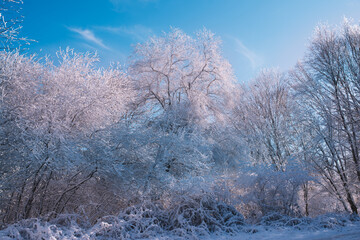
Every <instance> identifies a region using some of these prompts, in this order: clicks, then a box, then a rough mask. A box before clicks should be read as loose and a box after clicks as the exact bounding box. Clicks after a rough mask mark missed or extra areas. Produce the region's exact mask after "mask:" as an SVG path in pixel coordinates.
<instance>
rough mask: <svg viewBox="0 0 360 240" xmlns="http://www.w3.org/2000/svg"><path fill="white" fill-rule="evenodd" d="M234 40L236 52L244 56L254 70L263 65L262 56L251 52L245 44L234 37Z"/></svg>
mask: <svg viewBox="0 0 360 240" xmlns="http://www.w3.org/2000/svg"><path fill="white" fill-rule="evenodd" d="M232 39H233V40H234V42H235V51H236V52H237V53H240V54H241V55H243V56H244V57H245V58H246V59H247V60H248V61H249V62H250V64H251V67H252V68H253V69H255V68H257V67H259V66H260V65H261V63H262V59H261V57H260V56H258V55H257V54H256V53H254V52H253V51H251V50H250V49H249V48H248V47H246V46H245V45H244V43H243V42H242V41H240V39H238V38H235V37H232Z"/></svg>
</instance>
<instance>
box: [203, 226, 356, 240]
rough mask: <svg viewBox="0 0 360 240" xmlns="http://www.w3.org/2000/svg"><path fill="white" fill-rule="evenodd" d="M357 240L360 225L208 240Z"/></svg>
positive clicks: (210, 239) (248, 234) (242, 234)
mask: <svg viewBox="0 0 360 240" xmlns="http://www.w3.org/2000/svg"><path fill="white" fill-rule="evenodd" d="M215 239H216V240H260V239H261V240H300V239H304V240H305V239H306V240H335V239H336V240H342V239H343V240H359V239H360V224H359V223H357V224H354V225H352V226H347V227H343V228H341V229H336V230H317V231H304V230H302V231H299V230H298V231H296V230H291V229H285V230H281V229H276V230H272V231H262V232H258V233H254V234H250V233H239V234H237V235H235V236H213V237H211V238H208V240H215Z"/></svg>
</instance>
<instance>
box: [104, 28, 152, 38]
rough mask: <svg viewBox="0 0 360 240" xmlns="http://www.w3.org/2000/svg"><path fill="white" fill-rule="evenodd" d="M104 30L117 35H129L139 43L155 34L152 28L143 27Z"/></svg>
mask: <svg viewBox="0 0 360 240" xmlns="http://www.w3.org/2000/svg"><path fill="white" fill-rule="evenodd" d="M102 29H103V30H105V31H108V32H111V33H115V34H121V35H128V36H130V37H131V38H133V39H135V40H138V41H145V40H147V39H148V38H149V37H150V36H151V35H153V34H154V33H153V31H152V29H151V28H148V27H145V26H143V25H134V26H119V27H102Z"/></svg>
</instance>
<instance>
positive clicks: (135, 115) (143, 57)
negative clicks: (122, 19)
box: [0, 21, 360, 225]
mask: <svg viewBox="0 0 360 240" xmlns="http://www.w3.org/2000/svg"><path fill="white" fill-rule="evenodd" d="M220 45H221V41H220V39H219V38H217V37H216V36H214V34H212V33H211V32H209V31H207V30H203V31H200V32H198V33H197V34H196V36H195V37H191V36H189V35H187V34H185V33H184V32H182V31H181V30H178V29H173V30H172V31H170V32H169V33H167V34H163V35H162V36H159V37H152V38H151V39H149V40H148V41H147V42H145V43H141V44H138V45H136V46H135V48H134V51H133V54H132V55H131V56H130V57H129V61H128V64H127V66H126V67H124V66H118V65H114V66H111V67H109V68H97V67H96V64H95V63H96V62H97V61H98V59H97V56H96V55H92V54H88V53H86V54H79V53H75V52H74V51H73V50H71V49H66V50H60V51H59V52H58V54H57V57H56V60H50V59H48V58H42V59H41V58H37V57H36V56H29V55H27V54H23V53H19V52H18V51H10V50H3V51H2V52H1V53H0V74H1V75H0V93H1V95H0V113H1V115H0V166H1V167H0V172H1V173H0V223H1V225H5V224H8V223H12V222H15V221H18V220H20V219H24V218H33V217H45V218H47V219H52V218H55V217H56V216H58V215H59V214H64V213H65V214H68V213H76V214H79V215H82V216H85V217H86V218H87V219H88V220H89V221H92V222H95V221H96V220H97V219H98V218H100V217H102V216H105V215H110V214H116V213H118V212H119V211H121V210H122V209H124V208H125V207H128V206H132V205H135V204H138V203H143V202H144V201H153V202H158V203H161V204H162V205H163V207H165V208H166V206H171V205H172V204H175V202H176V201H178V199H180V198H184V197H189V198H193V197H196V198H198V197H201V196H207V197H208V196H211V197H212V198H214V199H216V200H217V201H221V202H225V203H227V204H230V205H233V206H235V207H236V208H237V209H238V210H239V211H240V212H241V213H242V214H244V216H245V217H246V218H248V219H253V220H254V221H256V219H259V218H260V217H261V216H263V215H265V214H268V213H270V212H279V213H282V214H287V215H290V216H300V215H306V216H307V215H311V216H315V215H318V214H321V213H325V212H333V211H344V212H349V213H356V214H357V213H358V207H359V205H360V198H359V196H360V194H359V191H360V155H359V147H360V140H359V138H360V26H359V25H356V24H352V23H349V22H348V21H344V23H343V26H342V28H341V29H340V30H333V29H331V28H329V27H326V26H321V27H318V28H317V29H316V31H315V33H314V37H313V39H312V40H311V42H310V47H309V49H308V51H307V54H306V57H305V58H304V59H303V60H302V61H300V62H299V63H298V64H297V65H296V66H295V67H294V69H293V70H291V71H289V72H286V73H280V72H278V71H276V70H263V71H262V72H261V73H260V74H259V75H258V77H257V78H255V79H254V80H252V81H251V82H249V83H246V84H243V85H241V84H239V83H237V81H236V78H235V77H234V74H233V71H232V67H231V65H230V64H229V62H228V61H227V60H226V59H224V58H223V56H222V54H221V49H220Z"/></svg>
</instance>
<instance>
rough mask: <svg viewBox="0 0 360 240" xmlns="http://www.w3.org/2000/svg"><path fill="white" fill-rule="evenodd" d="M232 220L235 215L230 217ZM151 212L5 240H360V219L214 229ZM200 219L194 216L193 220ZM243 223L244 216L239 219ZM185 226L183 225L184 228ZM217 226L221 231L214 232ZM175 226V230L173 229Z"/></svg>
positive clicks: (58, 224) (13, 232) (46, 227)
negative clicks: (162, 221)
mask: <svg viewBox="0 0 360 240" xmlns="http://www.w3.org/2000/svg"><path fill="white" fill-rule="evenodd" d="M225 215H226V216H227V217H228V216H229V214H228V213H227V214H225ZM161 216H164V214H158V213H155V212H150V211H148V210H147V209H146V210H144V211H142V212H141V213H139V212H137V213H136V212H135V211H133V212H131V213H128V214H127V215H124V214H123V215H119V216H108V217H106V218H103V219H102V220H101V221H99V222H98V223H96V224H95V225H93V226H89V225H86V224H84V223H82V222H81V221H80V220H79V219H77V218H76V217H73V216H70V217H69V216H65V217H64V216H63V217H59V218H58V219H56V220H52V221H50V222H46V221H43V220H40V219H28V220H22V221H20V222H18V223H16V224H13V225H10V226H8V227H7V228H6V229H3V230H1V231H0V239H1V240H12V239H19V240H20V239H24V240H25V239H26V240H28V239H29V240H33V239H34V240H37V239H44V240H47V239H50V240H78V239H84V240H105V239H113V240H114V239H139V240H152V239H154V240H180V239H189V240H196V239H198V240H260V239H261V240H299V239H306V240H325V239H326V240H332V239H344V240H360V220H359V218H358V217H354V216H346V215H336V214H327V215H324V216H319V217H316V218H291V217H288V216H283V215H280V214H277V213H275V214H272V215H269V216H265V217H264V218H263V219H262V220H261V222H260V223H259V224H256V225H252V224H246V223H241V221H239V219H240V218H236V219H237V222H236V223H235V224H234V219H235V218H234V216H236V214H235V215H234V216H232V217H230V218H229V219H231V218H233V220H231V222H232V223H231V224H228V223H229V222H226V221H223V222H222V225H220V222H221V221H222V220H221V219H218V220H219V222H213V223H210V222H209V219H208V218H207V217H206V216H201V217H200V218H199V219H198V220H199V222H198V223H196V226H195V225H192V224H191V223H190V222H189V219H190V220H191V218H188V219H187V220H186V219H184V217H185V215H182V214H178V215H177V216H174V219H170V218H167V219H163V220H165V221H168V224H169V225H166V226H165V225H164V223H161ZM193 216H194V215H193ZM237 217H238V216H237ZM180 222H181V223H180ZM215 225H216V227H217V230H215V231H211V230H210V229H214V226H215ZM169 226H171V227H169Z"/></svg>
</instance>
